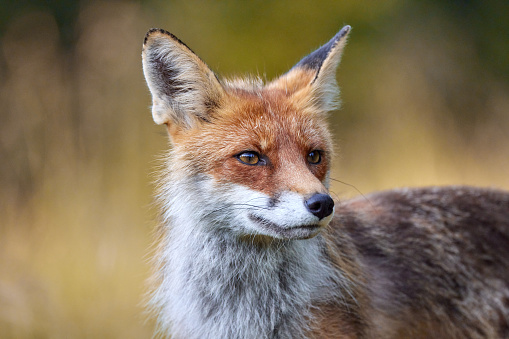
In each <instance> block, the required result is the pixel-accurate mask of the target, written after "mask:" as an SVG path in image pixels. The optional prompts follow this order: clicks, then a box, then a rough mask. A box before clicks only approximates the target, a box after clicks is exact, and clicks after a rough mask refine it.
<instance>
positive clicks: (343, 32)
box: [337, 25, 352, 39]
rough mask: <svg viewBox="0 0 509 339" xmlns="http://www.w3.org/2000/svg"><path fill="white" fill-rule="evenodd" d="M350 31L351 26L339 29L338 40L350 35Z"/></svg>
mask: <svg viewBox="0 0 509 339" xmlns="http://www.w3.org/2000/svg"><path fill="white" fill-rule="evenodd" d="M351 30H352V26H350V25H346V26H344V27H343V28H341V30H340V31H339V33H338V34H337V35H338V37H339V38H340V39H341V38H344V37H345V36H346V35H347V34H348V33H350V31H351Z"/></svg>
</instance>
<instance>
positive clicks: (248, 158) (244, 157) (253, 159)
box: [237, 151, 260, 165]
mask: <svg viewBox="0 0 509 339" xmlns="http://www.w3.org/2000/svg"><path fill="white" fill-rule="evenodd" d="M237 159H239V160H240V162H242V163H244V164H246V165H258V164H259V163H260V155H259V154H258V153H256V152H253V151H247V152H242V153H240V154H239V155H237Z"/></svg>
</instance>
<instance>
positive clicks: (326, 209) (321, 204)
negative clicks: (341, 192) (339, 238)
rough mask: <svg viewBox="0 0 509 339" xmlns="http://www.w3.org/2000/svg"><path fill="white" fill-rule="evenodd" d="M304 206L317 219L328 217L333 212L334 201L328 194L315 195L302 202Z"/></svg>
mask: <svg viewBox="0 0 509 339" xmlns="http://www.w3.org/2000/svg"><path fill="white" fill-rule="evenodd" d="M304 205H305V206H306V208H307V209H308V211H309V212H311V213H312V214H313V215H314V216H316V217H317V218H318V219H320V220H321V219H323V218H325V217H328V216H329V215H331V214H332V212H333V211H334V200H332V198H331V197H330V195H328V194H323V193H316V194H313V195H312V196H311V197H310V198H309V199H307V200H306V201H304Z"/></svg>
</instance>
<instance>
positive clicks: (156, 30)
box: [143, 28, 176, 45]
mask: <svg viewBox="0 0 509 339" xmlns="http://www.w3.org/2000/svg"><path fill="white" fill-rule="evenodd" d="M155 33H158V34H163V35H168V36H170V37H172V38H173V39H176V37H175V36H174V35H173V34H171V33H170V32H168V31H165V30H164V29H161V28H151V29H149V30H148V32H147V34H145V39H144V40H143V44H144V45H146V44H147V41H148V39H149V38H150V37H151V36H152V35H154V34H155Z"/></svg>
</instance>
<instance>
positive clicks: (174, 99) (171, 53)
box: [143, 31, 223, 128]
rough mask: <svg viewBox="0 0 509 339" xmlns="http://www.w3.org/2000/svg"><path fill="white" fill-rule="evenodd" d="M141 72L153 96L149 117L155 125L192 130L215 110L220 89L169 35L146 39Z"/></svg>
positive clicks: (192, 57) (187, 51) (209, 72)
mask: <svg viewBox="0 0 509 339" xmlns="http://www.w3.org/2000/svg"><path fill="white" fill-rule="evenodd" d="M143 71H144V74H145V78H146V80H147V84H148V87H149V89H150V92H151V93H152V98H153V100H152V102H153V106H152V116H153V118H154V121H155V122H156V123H157V124H165V123H166V124H168V123H176V124H178V125H180V126H182V127H184V128H190V127H193V126H194V125H195V124H196V121H197V120H200V119H201V120H207V116H208V115H209V114H210V110H211V108H213V107H215V106H217V105H218V104H219V101H220V97H221V95H222V92H223V91H222V87H221V85H220V83H219V82H218V81H217V79H216V77H215V75H214V73H213V72H212V71H211V70H210V69H209V68H208V67H207V65H205V63H203V61H201V60H200V59H199V58H198V57H197V56H196V55H195V54H194V53H193V52H192V51H191V50H190V49H189V48H188V47H187V46H185V45H184V44H183V43H182V42H180V41H179V40H178V39H177V38H176V37H174V36H172V35H170V34H169V33H167V34H164V33H161V32H159V31H155V32H153V33H152V36H151V35H150V33H149V35H148V37H147V42H146V44H145V46H144V50H143Z"/></svg>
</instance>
